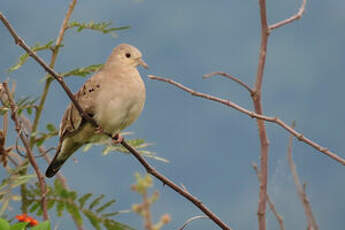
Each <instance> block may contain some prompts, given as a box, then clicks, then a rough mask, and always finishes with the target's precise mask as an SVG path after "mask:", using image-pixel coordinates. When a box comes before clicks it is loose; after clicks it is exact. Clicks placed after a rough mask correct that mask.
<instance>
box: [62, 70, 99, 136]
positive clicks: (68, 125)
mask: <svg viewBox="0 0 345 230" xmlns="http://www.w3.org/2000/svg"><path fill="white" fill-rule="evenodd" d="M101 77H102V76H101V74H100V73H99V72H98V73H97V74H95V75H94V76H92V77H91V78H90V79H88V80H87V81H86V82H85V83H84V85H83V86H82V87H81V88H80V89H79V91H78V92H77V93H76V94H75V95H74V96H75V99H76V100H77V102H78V103H79V105H80V106H81V108H82V109H83V110H84V111H85V112H86V113H87V114H89V115H90V116H91V117H92V116H93V115H94V114H95V98H96V94H97V93H98V91H99V88H100V80H101ZM83 123H84V119H83V118H82V117H81V116H80V114H79V112H78V110H77V109H76V107H75V106H74V105H73V103H72V102H71V103H70V104H69V105H68V107H67V109H66V111H65V113H64V115H63V117H62V120H61V124H60V132H59V135H60V142H62V140H63V139H64V137H66V136H69V135H73V133H74V132H77V131H78V129H79V128H80V127H81V126H82V125H83Z"/></svg>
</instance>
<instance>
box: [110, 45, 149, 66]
mask: <svg viewBox="0 0 345 230" xmlns="http://www.w3.org/2000/svg"><path fill="white" fill-rule="evenodd" d="M106 65H110V66H117V65H120V66H129V67H134V68H136V67H137V66H138V65H141V66H143V67H144V68H145V69H147V68H148V65H147V64H146V63H145V62H144V61H143V59H142V54H141V52H140V50H138V49H137V48H135V47H134V46H132V45H129V44H120V45H118V46H116V47H115V48H114V49H113V52H112V53H111V55H110V57H109V59H108V61H107V63H106Z"/></svg>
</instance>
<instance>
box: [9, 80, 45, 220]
mask: <svg viewBox="0 0 345 230" xmlns="http://www.w3.org/2000/svg"><path fill="white" fill-rule="evenodd" d="M3 87H4V89H5V92H6V94H7V96H8V101H9V103H10V107H11V118H12V120H13V122H14V123H15V129H16V132H17V133H18V135H19V136H20V139H21V140H22V142H23V144H24V146H25V149H26V153H27V156H28V158H29V161H30V164H31V165H32V167H33V168H34V171H35V173H36V176H37V178H38V183H39V185H40V190H41V207H42V210H43V219H44V220H48V210H47V200H46V194H47V187H46V182H45V180H44V177H43V175H42V173H41V171H40V169H39V167H38V164H37V162H36V160H35V158H34V156H33V153H32V151H31V148H30V144H29V140H28V139H27V138H26V136H25V135H24V134H23V132H22V129H21V125H20V123H19V121H18V119H17V113H16V112H17V105H16V104H15V102H14V100H13V97H12V94H11V93H10V90H9V89H8V86H7V82H4V83H3Z"/></svg>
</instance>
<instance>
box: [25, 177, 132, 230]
mask: <svg viewBox="0 0 345 230" xmlns="http://www.w3.org/2000/svg"><path fill="white" fill-rule="evenodd" d="M26 195H27V199H28V210H29V212H30V213H35V214H36V215H38V216H41V215H42V208H41V205H40V201H41V198H40V189H39V187H38V184H36V185H30V186H28V191H27V194H26ZM104 197H105V196H104V195H103V194H102V195H99V196H96V197H95V196H94V195H93V194H92V193H86V194H83V195H78V193H77V192H76V191H73V190H67V189H65V188H64V187H63V186H62V184H61V182H60V181H59V180H58V179H56V180H55V181H54V186H53V187H48V193H47V195H46V198H47V200H48V210H51V209H53V208H54V207H55V210H56V213H57V216H59V217H61V216H62V215H63V213H64V212H65V211H66V212H67V213H68V214H69V215H71V216H72V217H73V218H74V220H75V221H77V223H78V224H82V223H83V221H84V220H83V217H82V215H83V216H84V217H85V218H86V219H88V220H89V222H90V223H91V225H92V226H93V227H94V228H95V229H96V230H100V229H101V226H102V225H103V226H104V227H105V228H106V229H107V230H114V229H118V230H130V229H132V228H131V227H129V226H127V225H125V224H122V223H119V222H117V221H115V220H114V218H113V217H114V216H116V215H117V214H119V212H106V209H108V208H110V207H111V206H113V205H114V204H115V202H116V201H115V200H110V201H107V202H103V199H104Z"/></svg>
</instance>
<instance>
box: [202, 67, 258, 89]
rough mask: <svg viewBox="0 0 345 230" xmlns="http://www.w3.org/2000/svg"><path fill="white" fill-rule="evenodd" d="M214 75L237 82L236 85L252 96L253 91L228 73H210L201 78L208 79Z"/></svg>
mask: <svg viewBox="0 0 345 230" xmlns="http://www.w3.org/2000/svg"><path fill="white" fill-rule="evenodd" d="M216 75H220V76H223V77H226V78H228V79H230V80H233V81H234V82H237V83H238V84H240V85H241V86H243V87H244V88H245V89H246V90H248V92H249V93H250V95H254V90H253V89H252V88H250V87H249V86H248V85H247V84H246V83H244V82H243V81H241V80H240V79H238V78H237V77H234V76H232V75H230V74H228V73H225V72H212V73H208V74H205V75H204V76H203V78H210V77H213V76H216Z"/></svg>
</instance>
